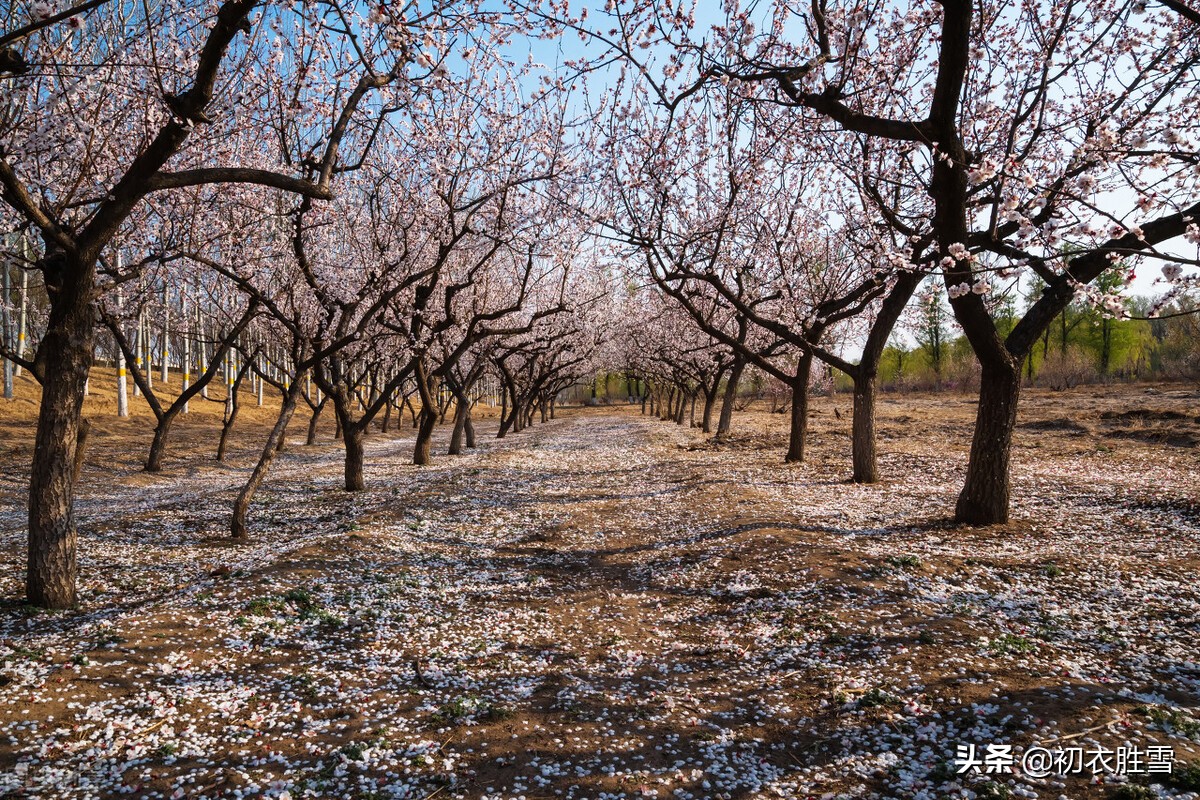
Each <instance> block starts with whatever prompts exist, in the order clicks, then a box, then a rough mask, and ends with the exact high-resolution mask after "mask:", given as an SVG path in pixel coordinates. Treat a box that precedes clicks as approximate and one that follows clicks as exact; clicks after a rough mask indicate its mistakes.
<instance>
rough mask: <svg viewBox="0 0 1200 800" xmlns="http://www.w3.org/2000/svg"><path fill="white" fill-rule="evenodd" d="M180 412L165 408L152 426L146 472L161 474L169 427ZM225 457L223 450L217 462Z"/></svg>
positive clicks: (172, 407)
mask: <svg viewBox="0 0 1200 800" xmlns="http://www.w3.org/2000/svg"><path fill="white" fill-rule="evenodd" d="M180 410H182V409H181V408H180V409H177V408H176V407H174V406H170V407H168V408H167V410H166V411H165V412H163V415H162V418H161V419H159V420H158V424H157V425H155V426H154V440H153V441H152V442H151V443H150V454H149V455H148V456H146V467H145V469H146V472H162V468H163V456H165V455H166V453H167V435H168V434H170V432H171V425H172V424H173V423H174V422H175V416H176V414H177V413H178V412H179V411H180ZM224 433H225V431H224V430H222V436H221V438H222V440H224V438H225V436H224ZM224 456H225V450H224V448H222V449H221V451H220V453H219V455H218V456H217V460H218V461H219V460H221V459H222V458H224Z"/></svg>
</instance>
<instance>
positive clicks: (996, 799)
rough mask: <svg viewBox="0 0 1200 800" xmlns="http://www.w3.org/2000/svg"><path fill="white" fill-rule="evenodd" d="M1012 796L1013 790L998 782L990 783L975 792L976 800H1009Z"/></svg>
mask: <svg viewBox="0 0 1200 800" xmlns="http://www.w3.org/2000/svg"><path fill="white" fill-rule="evenodd" d="M1012 796H1013V794H1012V789H1010V788H1008V787H1007V786H1005V785H1004V784H1003V783H996V781H988V782H987V783H985V784H983V785H982V786H980V787H979V788H978V789H976V790H975V800H1009V798H1010V797H1012Z"/></svg>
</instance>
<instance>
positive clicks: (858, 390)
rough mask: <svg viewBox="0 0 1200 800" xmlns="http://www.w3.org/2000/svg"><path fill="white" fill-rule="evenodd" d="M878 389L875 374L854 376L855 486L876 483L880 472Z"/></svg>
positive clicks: (862, 372)
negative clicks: (876, 421) (877, 449)
mask: <svg viewBox="0 0 1200 800" xmlns="http://www.w3.org/2000/svg"><path fill="white" fill-rule="evenodd" d="M875 388H876V376H875V372H874V370H867V369H861V368H860V370H859V372H858V373H857V374H855V376H854V422H853V423H852V425H851V432H850V440H851V452H852V454H853V455H852V459H853V463H854V475H853V477H852V478H851V479H852V480H853V481H854V482H855V483H875V482H876V481H878V480H879V468H878V466H877V464H876V458H875Z"/></svg>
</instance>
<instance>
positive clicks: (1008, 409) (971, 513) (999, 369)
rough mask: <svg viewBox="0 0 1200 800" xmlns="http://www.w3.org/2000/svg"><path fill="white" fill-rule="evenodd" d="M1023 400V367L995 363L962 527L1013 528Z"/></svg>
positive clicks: (985, 378) (978, 418)
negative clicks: (1011, 505)
mask: <svg viewBox="0 0 1200 800" xmlns="http://www.w3.org/2000/svg"><path fill="white" fill-rule="evenodd" d="M1020 396H1021V361H1020V360H1019V359H1015V358H1010V359H1005V360H1003V361H992V360H991V359H989V363H987V364H984V365H983V369H982V374H981V376H980V384H979V409H978V412H977V413H976V415H975V435H974V437H973V438H972V440H971V460H970V462H969V463H968V464H967V479H966V482H965V483H964V484H963V489H962V492H961V493H960V494H959V496H958V503H957V505H956V506H955V509H954V518H955V520H956V521H958V522H964V523H967V524H969V525H994V524H998V523H1003V522H1008V500H1009V476H1008V464H1009V457H1010V454H1011V452H1012V435H1013V429H1014V428H1015V427H1016V424H1017V401H1018V400H1019V399H1020Z"/></svg>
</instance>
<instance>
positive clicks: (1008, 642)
mask: <svg viewBox="0 0 1200 800" xmlns="http://www.w3.org/2000/svg"><path fill="white" fill-rule="evenodd" d="M988 650H989V651H991V653H992V654H993V655H997V656H1003V655H1014V654H1022V653H1032V652H1033V651H1034V650H1037V644H1035V643H1034V642H1032V641H1031V640H1029V639H1026V638H1025V637H1024V636H1017V635H1016V634H1012V633H1002V634H1000V635H999V636H997V637H996V638H995V639H992V640H991V641H990V642H988Z"/></svg>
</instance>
